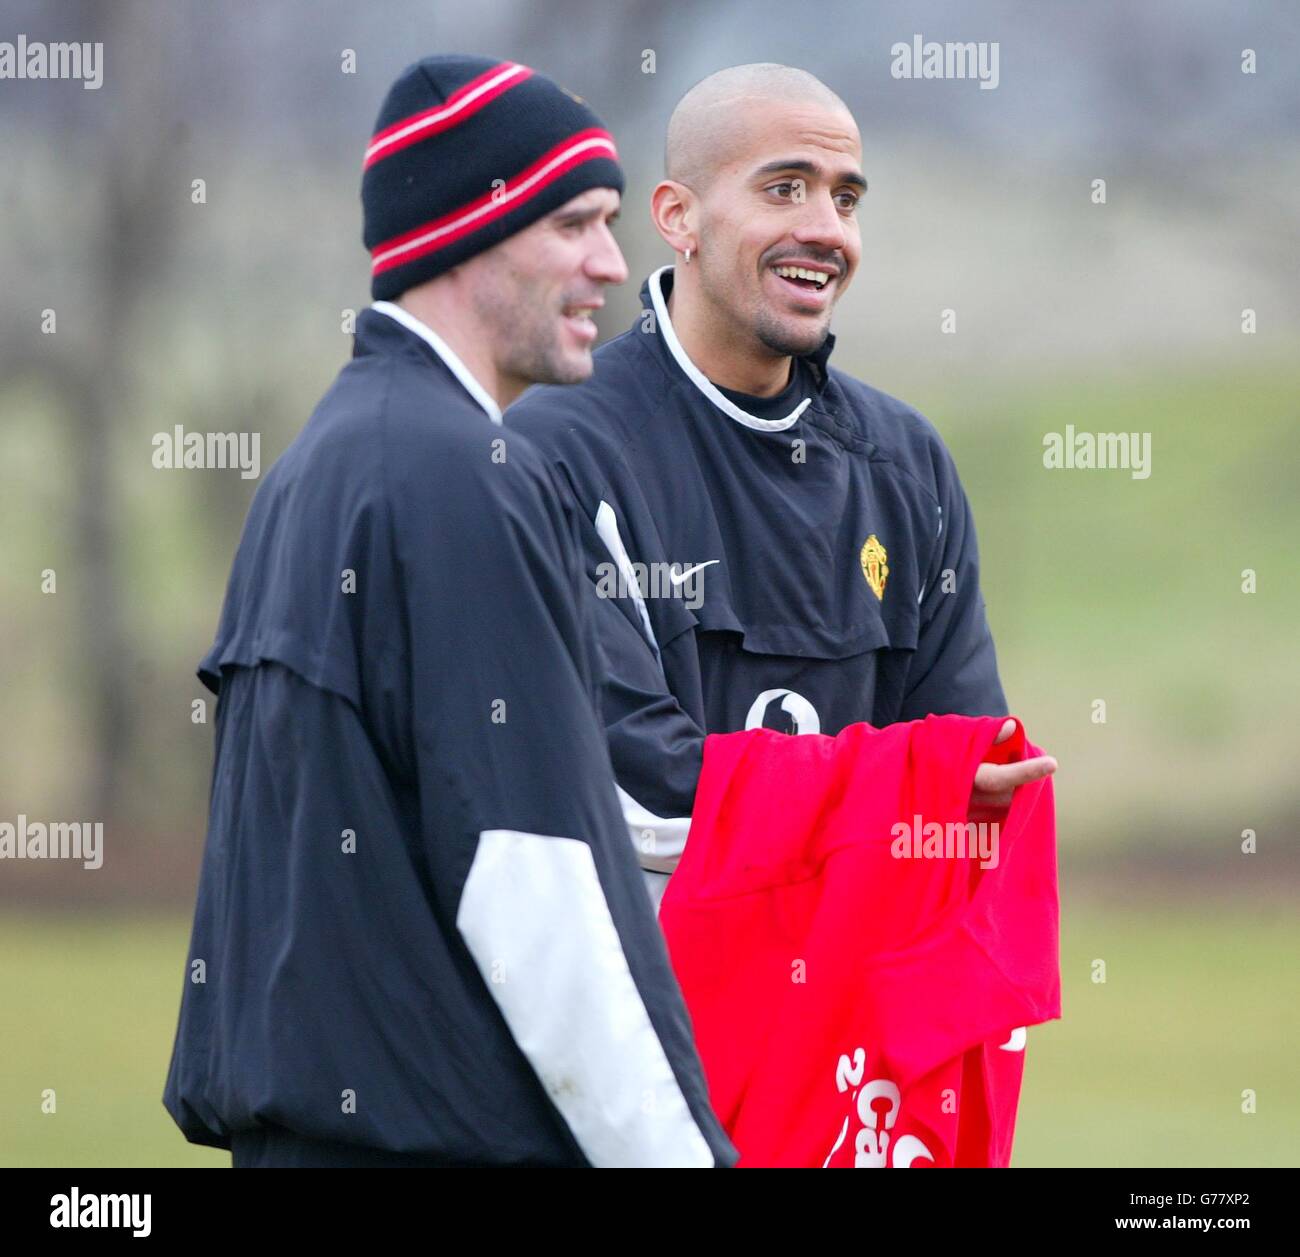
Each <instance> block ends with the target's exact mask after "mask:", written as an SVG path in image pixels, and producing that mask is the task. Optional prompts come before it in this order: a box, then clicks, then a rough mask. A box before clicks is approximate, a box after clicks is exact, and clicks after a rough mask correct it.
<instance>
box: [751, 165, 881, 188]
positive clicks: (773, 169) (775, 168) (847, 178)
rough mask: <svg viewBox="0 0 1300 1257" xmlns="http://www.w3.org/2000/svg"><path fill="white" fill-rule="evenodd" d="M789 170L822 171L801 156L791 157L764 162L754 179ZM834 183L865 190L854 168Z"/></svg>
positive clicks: (863, 180) (862, 178)
mask: <svg viewBox="0 0 1300 1257" xmlns="http://www.w3.org/2000/svg"><path fill="white" fill-rule="evenodd" d="M789 171H796V172H798V173H799V174H801V175H812V176H814V177H816V176H817V175H820V174H821V173H822V168H821V167H820V166H819V165H818V164H817V163H816V162H812V161H807V160H805V159H804V158H802V157H792V158H790V159H789V160H788V161H781V160H778V161H770V162H764V164H763V165H761V166H760V167H759V168H758V169H757V170H756V171H754V178H755V179H762V178H765V177H766V176H767V175H782V174H786V173H787V172H789ZM834 183H835V184H836V185H839V184H841V183H847V184H849V185H851V186H852V187H855V188H861V189H862V190H863V191H864V192H865V191H866V190H867V181H866V179H865V178H864V177H863V176H862V175H860V174H859V173H858V172H857V171H856V170H846V171H844V173H843V174H841V175H840V176H839V177H838V178H836V179H835V180H834Z"/></svg>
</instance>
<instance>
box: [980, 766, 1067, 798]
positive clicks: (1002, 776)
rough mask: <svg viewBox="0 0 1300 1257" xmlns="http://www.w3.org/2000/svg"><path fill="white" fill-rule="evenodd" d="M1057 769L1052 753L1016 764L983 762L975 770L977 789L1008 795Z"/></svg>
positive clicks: (983, 792)
mask: <svg viewBox="0 0 1300 1257" xmlns="http://www.w3.org/2000/svg"><path fill="white" fill-rule="evenodd" d="M1055 771H1056V760H1055V759H1053V758H1052V756H1050V755H1038V756H1035V758H1033V759H1022V760H1020V761H1019V762H1018V763H1015V764H981V765H980V766H979V767H978V768H977V769H976V770H975V789H976V791H978V792H979V793H981V794H995V795H1004V794H1005V795H1007V797H1008V802H1009V801H1010V792H1011V791H1012V790H1014V789H1015V788H1016V787H1017V786H1023V785H1026V784H1027V783H1028V782H1031V781H1038V780H1040V779H1041V778H1043V777H1050V776H1051V775H1052V774H1053V773H1054V772H1055Z"/></svg>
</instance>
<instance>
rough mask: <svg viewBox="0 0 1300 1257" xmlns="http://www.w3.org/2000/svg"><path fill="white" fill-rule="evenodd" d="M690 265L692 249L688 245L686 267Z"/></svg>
mask: <svg viewBox="0 0 1300 1257" xmlns="http://www.w3.org/2000/svg"><path fill="white" fill-rule="evenodd" d="M690 264H691V249H690V246H689V245H687V247H686V265H687V266H690Z"/></svg>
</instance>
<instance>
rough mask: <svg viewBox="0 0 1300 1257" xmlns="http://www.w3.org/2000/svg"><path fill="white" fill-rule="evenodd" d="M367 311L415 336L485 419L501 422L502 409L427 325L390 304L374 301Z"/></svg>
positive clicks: (448, 346) (389, 302)
mask: <svg viewBox="0 0 1300 1257" xmlns="http://www.w3.org/2000/svg"><path fill="white" fill-rule="evenodd" d="M370 308H371V309H372V310H378V311H379V313H380V314H386V315H388V317H389V318H390V319H394V320H396V321H397V322H398V323H400V324H401V325H402V326H403V327H404V328H406V330H407V331H408V332H414V333H415V334H416V335H417V336H418V337H419V338H420V339H421V340H422V341H424V342H425V344H427V345H428V346H429V348H431V349H432V350H433V352H434V353H436V354H437V355H438V357H439V358H441V359H442V360H443V362H445V363H446V364H447V370H448V371H450V372H451V373H452V375H454V376H455V377H456V378H457V379H458V380H459V381H460V382H461V383H462V384H463V385H464V386H465V391H466V392H467V393H468V394H469V395H470V396H471V397H472V398H473V399H474V400H475V401H476V402H478V404H479V405H480V406H482V407H483V409H484V410H485V411H487V417H488V418H489V419H491V420H492V422H493V423H500V422H501V407H500V406H498V405H497V404H496V402H495V401H494V400H493V398H492V394H491V393H489V392H488V391H487V389H485V388H484V387H483V385H481V384H480V383H479V382H478V381H477V380H476V379H475V378H474V376H473V374H472V373H471V372H470V369H469V368H468V367H467V366H466V365H465V364H464V363H463V362H462V361H461V360H460V358H459V357H458V356H457V354H456V352H455V350H453V349H452V347H451V346H450V345H449V344H447V342H446V341H445V340H443V339H442V337H441V336H439V335H438V333H437V332H435V331H434V330H433V328H431V327H430V326H429V325H428V324H427V323H422V322H420V320H419V319H417V318H416V317H415V315H413V314H412V313H411V312H410V311H409V310H403V309H402V307H401V306H399V305H394V304H393V303H392V302H391V301H375V302H373V303H372V304H371V306H370Z"/></svg>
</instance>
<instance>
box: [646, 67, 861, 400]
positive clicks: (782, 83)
mask: <svg viewBox="0 0 1300 1257" xmlns="http://www.w3.org/2000/svg"><path fill="white" fill-rule="evenodd" d="M665 164H666V166H667V177H666V178H664V179H662V180H660V182H659V183H658V185H656V187H655V190H654V193H653V195H652V196H651V198H650V213H651V217H652V218H653V219H654V224H655V227H656V228H657V229H658V231H659V234H660V235H661V236H662V237H663V238H664V240H665V241H666V242H667V243H668V244H669V245H670V246H671V247H672V249H673V251H674V252H675V253H676V254H677V255H678V256H679V258H680V259H681V265H679V266H678V267H676V269H675V271H674V273H673V281H672V291H671V292H670V293H669V295H668V307H669V313H670V315H671V317H672V319H673V325H674V328H675V329H676V331H677V334H678V337H679V338H680V340H681V343H682V344H683V345H684V346H686V347H687V352H688V353H689V354H691V357H692V361H694V362H695V364H696V366H697V367H699V368H700V369H701V370H702V371H704V373H705V375H706V376H707V377H708V378H709V379H711V380H713V381H714V383H715V384H721V385H722V386H723V387H724V388H732V389H736V390H737V391H739V392H742V393H752V394H755V395H758V396H765V397H766V396H771V395H772V394H773V393H775V392H778V391H779V390H780V389H781V388H783V387H784V386H785V384H786V382H787V380H788V379H789V378H790V371H791V369H792V368H791V365H790V358H791V357H792V356H793V355H796V354H808V353H812V352H813V351H814V350H816V349H817V348H818V346H820V345H821V344H822V343H823V342H824V341H825V339H826V335H827V333H828V331H829V330H830V320H831V308H832V306H833V305H834V304H835V302H836V301H838V300H839V298H840V294H841V293H843V292H844V290H845V289H846V288H847V287H848V285H849V282H850V280H851V279H852V277H853V273H854V271H855V270H856V268H857V264H858V259H859V258H860V257H861V254H862V236H861V232H860V230H859V228H858V222H857V210H858V205H859V203H860V202H861V200H862V196H863V193H865V192H866V190H867V179H866V176H865V175H864V174H863V172H862V137H861V136H860V135H859V134H858V125H857V123H856V122H854V120H853V115H852V113H850V112H849V109H848V107H847V106H846V105H845V104H844V102H843V101H842V100H841V99H840V98H839V97H838V96H837V95H836V94H835V93H834V92H833V91H831V89H830V88H829V87H827V86H826V84H825V83H823V82H822V81H821V80H820V79H818V78H816V77H815V76H814V75H811V74H809V73H808V72H807V71H806V70H796V69H794V68H793V67H792V66H787V65H772V64H759V65H738V66H732V67H731V68H730V69H727V70H719V71H718V72H717V73H716V74H710V75H709V77H708V78H707V79H704V80H702V81H701V82H699V83H697V84H696V85H695V86H694V87H693V88H691V90H690V91H689V92H687V93H686V95H685V96H683V97H682V99H681V103H680V104H679V105H678V106H677V108H676V109H675V110H673V116H672V118H671V120H670V121H669V123H668V142H667V144H666V145H665Z"/></svg>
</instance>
